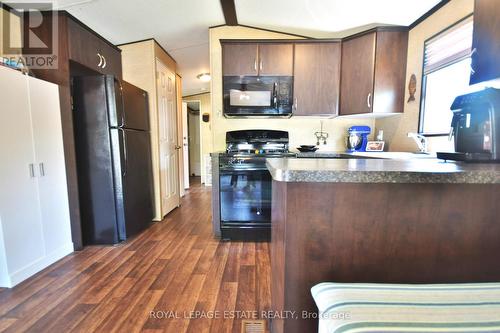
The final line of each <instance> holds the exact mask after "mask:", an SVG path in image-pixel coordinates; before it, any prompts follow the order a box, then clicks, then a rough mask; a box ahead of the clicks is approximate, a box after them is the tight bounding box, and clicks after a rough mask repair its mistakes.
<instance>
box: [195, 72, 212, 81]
mask: <svg viewBox="0 0 500 333" xmlns="http://www.w3.org/2000/svg"><path fill="white" fill-rule="evenodd" d="M196 77H197V78H198V79H199V80H201V81H203V82H208V81H210V79H211V77H210V73H201V74H198V75H197V76H196Z"/></svg>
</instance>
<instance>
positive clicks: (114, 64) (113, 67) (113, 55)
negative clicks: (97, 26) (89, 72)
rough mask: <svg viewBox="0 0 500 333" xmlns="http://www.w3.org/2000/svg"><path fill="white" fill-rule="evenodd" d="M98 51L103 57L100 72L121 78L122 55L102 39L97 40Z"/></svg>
mask: <svg viewBox="0 0 500 333" xmlns="http://www.w3.org/2000/svg"><path fill="white" fill-rule="evenodd" d="M99 53H100V54H101V55H102V56H103V57H104V65H103V66H101V68H100V72H101V73H103V74H110V75H115V76H117V77H119V78H122V56H121V52H119V51H117V50H116V49H115V48H114V47H112V46H110V45H109V44H107V43H106V42H104V41H99Z"/></svg>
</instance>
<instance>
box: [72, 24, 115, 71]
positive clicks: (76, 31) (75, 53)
mask: <svg viewBox="0 0 500 333" xmlns="http://www.w3.org/2000/svg"><path fill="white" fill-rule="evenodd" d="M68 39H69V40H68V42H69V58H70V59H71V60H73V61H75V62H77V63H79V64H81V65H84V66H86V67H88V68H90V69H92V70H95V71H96V72H99V73H102V74H111V75H115V76H117V77H120V78H121V76H122V75H121V72H122V69H121V54H120V51H119V50H117V49H115V48H114V47H112V46H111V45H109V44H108V43H107V42H105V41H104V40H103V39H101V38H99V37H97V36H96V35H94V34H93V33H92V32H90V31H88V30H87V29H86V28H84V27H83V26H81V25H80V24H79V23H77V22H75V21H73V20H71V19H68Z"/></svg>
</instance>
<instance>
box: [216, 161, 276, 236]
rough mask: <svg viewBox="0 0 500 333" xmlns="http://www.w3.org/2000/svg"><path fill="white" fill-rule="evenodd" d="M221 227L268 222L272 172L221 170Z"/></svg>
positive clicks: (258, 169) (260, 169) (255, 224)
mask: <svg viewBox="0 0 500 333" xmlns="http://www.w3.org/2000/svg"><path fill="white" fill-rule="evenodd" d="M219 177H220V213H221V223H222V226H247V227H250V226H261V225H262V224H266V223H267V224H268V223H271V195H272V194H271V183H272V179H271V174H270V173H269V171H268V170H267V169H265V168H253V169H246V170H237V169H230V168H225V169H224V170H220V174H219Z"/></svg>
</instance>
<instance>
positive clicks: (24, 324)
mask: <svg viewBox="0 0 500 333" xmlns="http://www.w3.org/2000/svg"><path fill="white" fill-rule="evenodd" d="M270 302H271V296H270V263H269V244H268V243H241V242H219V241H218V240H216V239H214V238H213V237H212V234H211V209H210V188H204V187H201V186H200V185H195V186H193V187H192V188H191V189H190V190H189V192H188V193H187V194H186V196H185V198H184V199H183V200H182V206H181V207H180V208H177V209H176V210H174V211H173V212H171V213H170V214H169V215H168V216H167V217H166V218H165V220H164V221H162V222H160V223H155V224H153V225H152V226H151V227H150V228H149V229H148V230H146V231H145V232H143V233H142V234H140V235H139V236H137V237H136V238H133V239H131V240H129V241H127V242H125V243H123V244H119V245H116V246H89V247H86V248H85V249H84V250H83V251H81V252H75V253H74V254H72V255H69V256H67V257H65V258H63V259H62V260H60V261H59V262H57V263H55V264H54V265H52V266H50V267H48V268H47V269H45V270H44V271H42V272H40V273H39V274H37V275H36V276H34V277H32V278H30V279H28V280H26V281H24V282H23V283H21V284H19V285H18V286H16V287H15V288H13V289H1V290H0V331H2V332H139V331H144V332H172V333H179V332H196V333H199V332H217V333H219V332H238V333H239V332H241V321H242V320H243V319H245V318H246V317H253V316H255V314H256V313H257V314H258V315H260V313H261V312H262V311H268V310H270ZM152 311H153V313H152ZM224 311H226V312H224ZM230 311H241V312H230ZM253 311H256V313H255V312H253ZM173 317H175V318H173ZM191 317H192V318H191ZM211 317H212V318H211ZM213 317H216V318H213ZM233 317H236V318H233ZM190 318H191V319H190ZM267 327H268V325H267Z"/></svg>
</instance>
